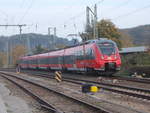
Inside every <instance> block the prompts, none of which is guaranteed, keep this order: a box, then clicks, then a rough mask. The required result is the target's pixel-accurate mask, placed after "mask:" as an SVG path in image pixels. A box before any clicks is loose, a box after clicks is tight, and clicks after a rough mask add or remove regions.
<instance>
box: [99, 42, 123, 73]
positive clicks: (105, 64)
mask: <svg viewBox="0 0 150 113" xmlns="http://www.w3.org/2000/svg"><path fill="white" fill-rule="evenodd" d="M96 45H97V48H98V51H99V52H98V53H99V55H98V57H99V58H98V59H100V60H99V64H100V68H99V70H101V71H105V72H116V71H119V70H120V67H121V59H120V55H119V50H118V48H117V46H116V43H115V42H113V41H111V40H105V41H99V42H98V43H97V44H96Z"/></svg>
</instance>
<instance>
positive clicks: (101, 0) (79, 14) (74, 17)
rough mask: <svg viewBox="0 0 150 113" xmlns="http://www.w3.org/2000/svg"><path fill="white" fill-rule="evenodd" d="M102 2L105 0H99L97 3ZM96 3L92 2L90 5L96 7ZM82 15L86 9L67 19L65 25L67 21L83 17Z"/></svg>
mask: <svg viewBox="0 0 150 113" xmlns="http://www.w3.org/2000/svg"><path fill="white" fill-rule="evenodd" d="M102 2H104V0H99V1H98V2H96V3H95V4H101V3H102ZM95 4H92V5H91V6H90V7H94V5H95ZM82 15H85V11H82V12H80V13H78V14H77V15H75V16H73V17H71V18H69V19H68V20H66V21H65V22H64V25H65V24H66V23H68V22H69V21H72V20H74V19H76V18H79V17H81V16H82Z"/></svg>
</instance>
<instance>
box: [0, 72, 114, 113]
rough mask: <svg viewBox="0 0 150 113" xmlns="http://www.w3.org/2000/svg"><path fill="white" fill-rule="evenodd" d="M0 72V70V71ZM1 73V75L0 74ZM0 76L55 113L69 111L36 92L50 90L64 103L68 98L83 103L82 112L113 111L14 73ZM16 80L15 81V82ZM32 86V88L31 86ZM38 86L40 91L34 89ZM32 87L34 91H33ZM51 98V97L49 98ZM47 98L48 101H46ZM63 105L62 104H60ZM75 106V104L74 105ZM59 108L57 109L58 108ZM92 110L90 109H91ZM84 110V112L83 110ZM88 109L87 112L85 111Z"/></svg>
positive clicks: (103, 112) (78, 103) (102, 112)
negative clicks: (63, 100) (63, 99)
mask: <svg viewBox="0 0 150 113" xmlns="http://www.w3.org/2000/svg"><path fill="white" fill-rule="evenodd" d="M0 73H1V72H0ZM2 74H3V75H2ZM1 76H3V77H4V78H6V79H7V80H9V81H11V82H13V83H14V84H16V85H17V86H18V87H20V88H21V89H23V90H24V91H26V92H28V93H29V94H30V95H32V96H33V97H34V98H35V99H36V100H37V101H38V102H39V103H40V105H41V107H43V108H45V109H47V110H49V111H52V112H56V113H64V112H66V113H71V112H70V111H65V110H64V109H63V110H62V108H61V109H60V108H59V107H58V106H57V105H56V106H57V107H56V106H54V105H53V104H50V100H49V99H43V98H41V97H43V94H42V95H41V94H37V93H36V92H44V93H45V92H49V93H50V92H52V93H54V94H55V95H57V96H58V95H59V96H61V97H54V96H55V95H53V96H52V97H53V98H59V99H60V98H61V99H62V98H65V103H66V102H67V101H68V100H66V98H67V99H69V101H71V103H72V102H75V103H76V105H78V106H81V105H83V106H84V108H86V109H85V110H83V112H82V113H92V111H94V113H113V112H112V111H109V110H106V109H104V108H101V107H100V106H96V105H93V104H90V103H87V102H85V101H82V100H80V99H76V98H73V97H71V96H68V95H65V94H63V93H62V92H58V91H55V90H53V89H50V88H48V87H45V86H44V85H41V84H38V83H35V82H33V81H30V80H27V79H24V78H22V77H17V76H14V75H11V74H6V73H1ZM16 81H17V82H16ZM22 84H26V85H28V87H27V86H26V85H22ZM29 84H30V85H29ZM32 87H33V88H32ZM37 87H38V88H40V91H37V90H35V89H36V88H37ZM33 89H34V90H35V91H33ZM46 95H47V94H46ZM46 98H50V97H46ZM51 99H52V98H51ZM48 100H49V101H48ZM62 106H63V107H64V105H62ZM67 107H68V106H66V107H65V109H66V108H67ZM74 107H75V106H74ZM58 108H59V109H58ZM91 110H92V111H91ZM85 111H86V112H85ZM87 111H89V112H87Z"/></svg>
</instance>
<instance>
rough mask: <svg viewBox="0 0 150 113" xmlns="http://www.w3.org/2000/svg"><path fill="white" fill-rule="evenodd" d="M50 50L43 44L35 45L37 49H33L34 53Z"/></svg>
mask: <svg viewBox="0 0 150 113" xmlns="http://www.w3.org/2000/svg"><path fill="white" fill-rule="evenodd" d="M47 51H48V50H47V49H46V48H43V47H42V46H41V45H38V46H36V47H35V50H34V51H33V54H40V53H44V52H47Z"/></svg>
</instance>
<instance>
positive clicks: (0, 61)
mask: <svg viewBox="0 0 150 113" xmlns="http://www.w3.org/2000/svg"><path fill="white" fill-rule="evenodd" d="M7 62H8V61H7V54H6V52H0V67H6V65H7Z"/></svg>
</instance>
